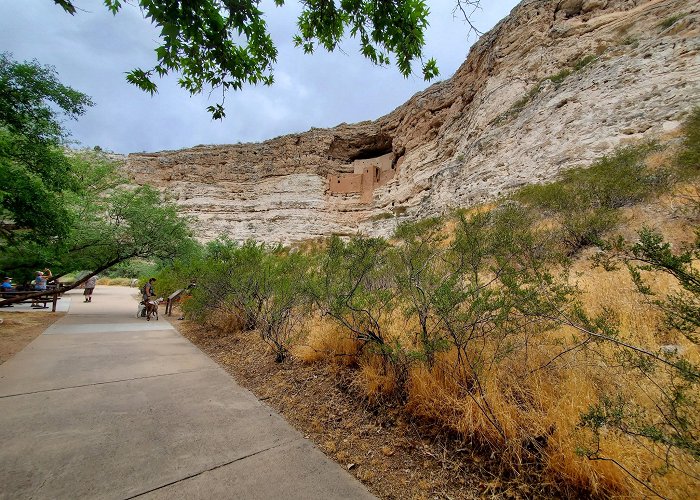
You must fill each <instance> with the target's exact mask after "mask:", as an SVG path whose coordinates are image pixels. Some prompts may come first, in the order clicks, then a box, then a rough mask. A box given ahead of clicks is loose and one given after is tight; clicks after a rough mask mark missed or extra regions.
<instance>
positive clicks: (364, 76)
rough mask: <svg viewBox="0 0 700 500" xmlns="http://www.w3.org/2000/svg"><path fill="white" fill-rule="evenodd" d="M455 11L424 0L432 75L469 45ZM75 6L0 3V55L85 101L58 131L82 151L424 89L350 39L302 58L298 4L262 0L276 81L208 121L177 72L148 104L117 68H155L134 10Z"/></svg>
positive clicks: (363, 107)
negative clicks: (82, 110)
mask: <svg viewBox="0 0 700 500" xmlns="http://www.w3.org/2000/svg"><path fill="white" fill-rule="evenodd" d="M133 3H136V2H133ZM455 3H456V2H455V1H453V0H429V1H428V5H429V6H430V10H431V14H430V28H429V30H428V32H427V36H426V38H427V46H426V49H425V53H426V55H427V56H428V57H435V58H436V59H437V61H438V66H439V68H440V71H441V75H440V77H439V79H446V78H448V77H450V76H452V74H453V73H454V72H455V70H456V69H457V68H458V67H459V66H460V64H462V62H463V61H464V59H465V57H466V55H467V53H468V50H469V47H470V45H471V44H472V43H474V41H475V36H474V35H473V34H472V35H471V36H470V37H468V36H467V35H468V31H469V29H468V26H467V25H466V24H465V22H464V21H463V20H462V19H459V18H455V17H454V16H453V14H452V9H453V7H454V5H455ZM74 4H75V5H76V6H78V7H79V8H81V9H83V10H82V11H79V12H78V13H77V14H76V15H75V16H70V15H68V14H66V13H65V12H64V11H63V9H61V8H60V7H58V6H56V5H55V4H54V2H53V0H22V1H17V0H0V51H9V52H11V53H12V54H13V56H14V58H15V59H16V60H26V59H37V60H38V61H39V62H41V63H42V64H50V65H53V66H55V67H56V70H57V71H58V74H59V78H60V80H61V81H62V82H63V83H65V84H67V85H69V86H71V87H73V88H75V89H76V90H80V91H81V92H84V93H86V94H88V95H89V96H91V97H92V98H93V100H94V102H95V106H94V107H93V108H91V109H90V110H89V111H88V112H87V113H86V114H85V115H84V116H82V117H81V118H80V119H79V121H77V122H69V123H67V127H68V129H69V130H70V131H71V132H72V135H73V139H74V140H76V141H77V142H78V143H79V144H80V145H82V146H85V147H92V146H95V145H99V146H101V147H102V148H105V149H108V150H112V151H115V152H119V153H130V152H138V151H160V150H165V149H178V148H184V147H188V146H194V145H197V144H230V143H236V142H250V141H262V140H265V139H270V138H273V137H276V136H279V135H283V134H288V133H293V132H303V131H306V130H309V129H310V128H311V127H332V126H335V125H337V124H339V123H343V122H346V123H353V122H358V121H362V120H372V119H376V118H378V117H380V116H382V115H384V114H386V113H388V112H390V111H391V110H393V109H394V108H396V107H397V106H399V105H401V104H402V103H403V102H405V101H406V100H407V99H408V98H409V97H411V96H412V95H413V94H414V93H416V92H418V91H420V90H423V89H425V88H426V87H427V86H428V85H429V84H428V83H426V82H424V81H423V80H422V78H421V77H419V76H413V77H409V78H407V79H405V78H403V77H402V76H401V74H400V73H399V72H398V70H397V69H396V68H395V67H385V68H381V67H376V66H373V65H372V64H370V63H369V62H367V61H366V60H365V59H364V58H363V57H362V56H361V55H360V54H359V53H358V52H357V50H356V47H357V45H356V43H354V41H352V40H348V41H346V42H345V43H344V44H343V45H342V52H341V51H336V52H335V53H332V54H328V53H326V52H324V51H322V50H319V51H318V52H317V53H315V54H313V55H306V54H304V53H303V52H302V51H301V50H300V49H297V48H295V47H294V46H293V44H292V42H291V40H292V36H293V35H294V34H295V21H296V16H297V15H298V11H299V4H298V2H296V1H294V0H291V1H290V0H288V1H287V5H285V6H284V7H279V8H278V7H275V6H274V2H273V1H272V0H263V1H262V2H261V4H260V5H261V9H262V10H263V11H265V12H266V13H267V14H268V16H267V21H268V27H269V29H270V32H271V33H272V36H273V39H274V40H275V43H276V44H277V48H278V50H279V55H278V62H277V65H276V66H275V80H276V82H275V84H274V85H273V86H272V87H265V86H259V87H248V88H245V89H244V90H243V91H239V92H230V93H229V94H228V95H227V97H226V114H227V117H226V118H224V120H223V121H215V120H212V119H211V116H210V115H209V113H208V112H207V111H206V109H205V108H206V107H207V105H209V104H213V103H215V102H216V99H212V100H211V101H209V100H208V99H207V96H206V95H204V96H195V97H190V95H189V94H188V93H187V92H186V91H185V90H183V89H180V88H179V87H178V85H177V77H176V76H170V77H168V78H166V79H163V80H159V81H157V83H158V87H159V92H158V94H156V95H155V96H154V97H151V96H150V95H148V94H146V93H144V92H142V91H141V90H138V89H137V88H136V87H133V86H132V85H130V84H128V83H127V82H126V80H125V79H124V74H125V72H127V71H129V70H131V69H133V68H135V67H141V68H144V69H145V68H149V67H152V66H153V65H154V63H155V53H154V52H153V49H154V48H155V47H156V44H157V38H158V35H157V33H158V31H157V30H156V29H155V28H154V27H153V26H152V25H151V24H150V23H149V22H148V21H146V20H144V19H143V17H142V16H141V12H140V11H139V9H138V8H136V7H134V6H132V5H127V4H125V5H124V7H123V8H122V10H121V11H120V12H119V13H118V14H117V15H116V16H112V15H111V14H110V13H109V12H108V11H107V9H106V8H105V7H104V6H103V2H102V1H101V0H75V1H74ZM516 4H517V1H516V0H503V1H501V0H484V7H483V10H481V11H477V12H476V13H474V15H473V16H472V20H473V22H474V23H475V25H476V26H477V27H478V28H479V29H481V30H482V31H487V30H488V29H490V28H491V27H493V26H494V25H495V24H496V23H497V22H498V21H499V20H500V19H501V18H503V17H505V16H506V15H507V14H508V12H509V11H510V10H511V9H512V8H513V7H514V6H515V5H516ZM416 70H418V71H419V70H420V68H419V67H418V68H416Z"/></svg>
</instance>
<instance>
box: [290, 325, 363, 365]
mask: <svg viewBox="0 0 700 500" xmlns="http://www.w3.org/2000/svg"><path fill="white" fill-rule="evenodd" d="M304 330H305V332H306V336H305V338H304V339H303V340H302V341H301V342H299V343H297V344H295V345H294V346H292V348H291V349H290V351H291V353H292V356H294V357H295V358H296V359H298V360H300V361H303V362H304V363H316V362H320V361H330V362H333V363H337V364H339V365H342V366H354V365H356V364H357V361H358V359H357V356H358V354H359V350H360V343H359V342H358V341H357V340H355V339H354V338H353V337H352V336H351V335H350V334H349V333H347V332H346V331H344V330H343V329H342V328H341V327H340V326H338V325H337V324H336V323H333V322H331V321H329V320H327V319H324V318H318V317H315V318H313V319H311V320H309V321H308V322H307V323H306V325H305V327H304Z"/></svg>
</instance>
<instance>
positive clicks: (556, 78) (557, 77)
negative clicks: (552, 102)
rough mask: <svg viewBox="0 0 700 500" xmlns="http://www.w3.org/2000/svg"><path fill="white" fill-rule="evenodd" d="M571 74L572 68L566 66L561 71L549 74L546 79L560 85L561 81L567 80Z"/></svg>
mask: <svg viewBox="0 0 700 500" xmlns="http://www.w3.org/2000/svg"><path fill="white" fill-rule="evenodd" d="M570 74H571V70H570V69H568V68H565V69H563V70H561V71H559V72H558V73H555V74H553V75H551V76H548V77H547V78H545V80H549V81H550V82H552V83H553V84H554V85H557V86H558V85H559V84H560V83H561V82H563V81H564V80H566V78H567V77H568V76H569V75H570Z"/></svg>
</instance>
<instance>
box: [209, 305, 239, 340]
mask: <svg viewBox="0 0 700 500" xmlns="http://www.w3.org/2000/svg"><path fill="white" fill-rule="evenodd" d="M204 324H206V325H207V326H208V327H210V328H211V329H213V330H214V331H216V332H219V333H220V334H221V335H229V334H232V333H235V332H239V331H242V330H243V327H244V326H245V321H244V320H243V317H242V315H241V314H239V313H237V312H234V311H226V310H224V309H212V310H211V312H210V313H209V314H208V315H207V316H206V318H205V321H204Z"/></svg>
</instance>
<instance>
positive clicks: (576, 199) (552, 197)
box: [514, 144, 671, 252]
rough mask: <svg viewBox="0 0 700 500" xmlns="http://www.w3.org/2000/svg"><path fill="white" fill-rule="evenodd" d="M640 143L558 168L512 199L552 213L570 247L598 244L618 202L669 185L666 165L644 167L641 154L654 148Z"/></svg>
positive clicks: (639, 198)
mask: <svg viewBox="0 0 700 500" xmlns="http://www.w3.org/2000/svg"><path fill="white" fill-rule="evenodd" d="M656 149H657V146H656V145H655V144H645V145H642V146H637V147H630V148H624V149H621V150H618V151H617V152H616V153H614V154H613V155H611V156H606V157H603V158H602V159H600V160H598V161H597V162H595V163H594V164H593V165H592V166H590V167H587V168H576V169H572V170H568V171H566V172H564V173H563V174H562V175H561V177H560V180H558V181H555V182H551V183H549V184H533V185H530V186H525V187H523V188H521V189H520V190H518V191H517V192H516V193H515V194H514V199H516V200H518V201H520V202H523V203H525V204H526V205H528V206H531V207H534V208H536V209H539V210H541V211H542V212H543V214H544V215H546V216H551V217H553V218H554V219H555V220H556V221H557V223H558V224H559V227H560V228H561V232H562V236H561V237H562V239H563V241H564V242H565V243H566V244H567V246H568V248H569V250H570V252H575V251H577V250H579V249H580V248H583V247H585V246H589V245H598V244H600V242H601V238H602V236H603V235H604V234H605V233H606V232H607V231H609V230H610V229H612V228H613V227H615V226H616V225H617V224H618V223H619V221H620V213H619V210H618V209H620V208H622V207H625V206H629V205H632V204H634V203H638V202H640V201H643V200H645V199H648V198H649V197H650V196H652V195H654V194H657V193H659V192H661V191H663V190H664V189H666V188H667V187H668V186H669V185H670V178H671V176H670V173H669V171H668V170H667V169H662V168H657V169H650V168H648V167H647V166H646V164H645V162H644V160H645V158H646V157H647V155H648V154H649V153H650V152H652V151H654V150H656Z"/></svg>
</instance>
